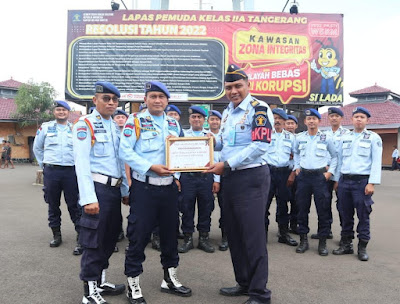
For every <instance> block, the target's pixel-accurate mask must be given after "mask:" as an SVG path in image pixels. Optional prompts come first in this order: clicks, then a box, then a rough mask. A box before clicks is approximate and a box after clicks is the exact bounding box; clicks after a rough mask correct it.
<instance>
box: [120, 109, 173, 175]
mask: <svg viewBox="0 0 400 304" xmlns="http://www.w3.org/2000/svg"><path fill="white" fill-rule="evenodd" d="M135 115H136V117H137V118H138V119H139V122H140V137H139V138H138V139H136V132H135V122H134V119H135V116H134V115H132V114H131V115H129V118H128V120H127V121H126V124H125V126H124V130H123V131H122V134H123V135H122V136H121V143H120V148H119V153H120V156H121V158H122V160H123V161H124V162H125V163H127V164H128V165H129V166H130V167H131V168H132V170H134V171H135V172H136V173H138V174H139V175H140V176H141V177H142V178H145V176H152V177H161V176H159V175H157V173H155V172H153V171H151V170H150V167H151V166H152V165H154V164H161V165H165V164H166V159H165V140H166V138H167V136H168V135H172V136H177V137H178V136H179V134H180V133H181V127H180V125H179V123H178V121H177V120H176V119H174V118H172V117H170V116H167V115H166V114H165V113H164V114H163V116H162V119H161V120H160V122H158V120H157V119H154V117H153V116H152V115H151V114H150V112H149V110H146V111H145V112H143V113H138V114H135ZM163 178H165V176H164V177H163Z"/></svg>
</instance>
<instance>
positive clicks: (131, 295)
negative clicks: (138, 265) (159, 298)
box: [126, 276, 146, 304]
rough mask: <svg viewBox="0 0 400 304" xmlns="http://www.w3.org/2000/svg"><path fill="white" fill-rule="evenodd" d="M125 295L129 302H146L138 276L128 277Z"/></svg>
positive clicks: (140, 303)
mask: <svg viewBox="0 0 400 304" xmlns="http://www.w3.org/2000/svg"><path fill="white" fill-rule="evenodd" d="M126 296H127V298H128V302H129V303H130V304H146V300H145V299H144V298H143V295H142V289H141V288H140V285H139V276H137V277H134V278H133V277H128V290H127V292H126Z"/></svg>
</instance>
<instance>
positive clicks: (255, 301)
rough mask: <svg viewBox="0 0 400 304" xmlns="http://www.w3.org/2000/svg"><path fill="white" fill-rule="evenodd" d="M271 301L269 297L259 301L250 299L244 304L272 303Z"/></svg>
mask: <svg viewBox="0 0 400 304" xmlns="http://www.w3.org/2000/svg"><path fill="white" fill-rule="evenodd" d="M270 303H271V299H268V300H267V301H266V302H259V301H257V300H254V299H253V300H252V299H248V300H247V301H246V302H244V303H243V304H270Z"/></svg>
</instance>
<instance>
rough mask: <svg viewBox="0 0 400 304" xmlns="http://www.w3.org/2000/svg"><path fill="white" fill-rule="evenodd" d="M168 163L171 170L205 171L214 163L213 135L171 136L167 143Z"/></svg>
mask: <svg viewBox="0 0 400 304" xmlns="http://www.w3.org/2000/svg"><path fill="white" fill-rule="evenodd" d="M165 152H166V153H165V155H166V164H167V167H168V168H169V169H170V170H171V171H175V172H196V171H204V170H206V169H207V166H210V165H212V164H214V139H213V138H212V137H171V138H168V139H167V144H166V151H165Z"/></svg>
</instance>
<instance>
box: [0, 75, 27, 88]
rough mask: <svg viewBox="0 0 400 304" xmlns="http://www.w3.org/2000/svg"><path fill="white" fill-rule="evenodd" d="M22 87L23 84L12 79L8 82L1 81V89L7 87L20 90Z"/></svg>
mask: <svg viewBox="0 0 400 304" xmlns="http://www.w3.org/2000/svg"><path fill="white" fill-rule="evenodd" d="M22 85H23V83H22V82H19V81H16V80H14V79H12V78H11V79H9V80H6V81H0V87H5V88H12V89H18V88H19V87H20V86H22Z"/></svg>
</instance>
